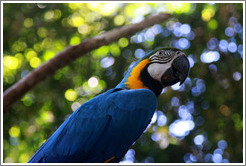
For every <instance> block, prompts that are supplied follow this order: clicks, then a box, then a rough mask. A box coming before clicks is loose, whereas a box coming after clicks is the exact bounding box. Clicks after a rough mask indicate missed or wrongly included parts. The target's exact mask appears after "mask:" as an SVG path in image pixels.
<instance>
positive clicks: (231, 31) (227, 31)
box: [225, 27, 234, 37]
mask: <svg viewBox="0 0 246 166" xmlns="http://www.w3.org/2000/svg"><path fill="white" fill-rule="evenodd" d="M225 34H226V36H228V37H232V36H233V35H234V29H233V28H232V27H227V28H226V29H225Z"/></svg>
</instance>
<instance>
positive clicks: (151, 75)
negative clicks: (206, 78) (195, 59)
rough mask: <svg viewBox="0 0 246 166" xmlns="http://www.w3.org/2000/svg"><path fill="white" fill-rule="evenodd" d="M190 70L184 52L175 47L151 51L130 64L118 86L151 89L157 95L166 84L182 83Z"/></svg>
mask: <svg viewBox="0 0 246 166" xmlns="http://www.w3.org/2000/svg"><path fill="white" fill-rule="evenodd" d="M189 70H190V64H189V61H188V59H187V58H186V56H185V53H184V52H182V51H181V50H179V49H176V48H159V49H156V50H154V51H151V52H150V53H148V54H147V55H145V56H144V57H143V58H141V59H140V60H139V61H138V62H137V63H136V64H135V65H134V66H132V67H131V68H130V69H129V70H128V72H127V74H126V76H125V77H124V79H123V80H122V81H121V83H120V84H119V85H118V86H117V87H118V88H127V89H141V88H147V89H150V90H152V91H153V92H154V93H155V94H156V95H157V96H158V95H159V94H160V93H161V91H162V89H163V88H165V87H166V86H171V85H173V84H176V83H177V82H179V81H180V85H181V84H183V82H184V81H185V79H186V78H187V76H188V74H189Z"/></svg>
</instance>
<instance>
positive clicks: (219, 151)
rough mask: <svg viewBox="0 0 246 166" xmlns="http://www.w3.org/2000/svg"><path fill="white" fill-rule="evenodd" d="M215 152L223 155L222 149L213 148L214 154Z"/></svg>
mask: <svg viewBox="0 0 246 166" xmlns="http://www.w3.org/2000/svg"><path fill="white" fill-rule="evenodd" d="M216 153H218V154H220V155H223V150H222V149H219V148H218V149H215V150H214V154H216Z"/></svg>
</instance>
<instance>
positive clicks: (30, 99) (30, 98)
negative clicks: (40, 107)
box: [21, 94, 34, 107]
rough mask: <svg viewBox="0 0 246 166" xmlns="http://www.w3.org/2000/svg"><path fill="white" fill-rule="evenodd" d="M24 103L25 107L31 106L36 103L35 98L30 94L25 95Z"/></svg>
mask: <svg viewBox="0 0 246 166" xmlns="http://www.w3.org/2000/svg"><path fill="white" fill-rule="evenodd" d="M21 100H22V102H23V104H24V105H25V106H27V107H28V106H31V105H32V103H33V102H34V99H33V96H32V95H30V94H27V95H25V96H24V97H23V98H22V99H21Z"/></svg>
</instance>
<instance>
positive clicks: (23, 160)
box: [19, 153, 30, 163]
mask: <svg viewBox="0 0 246 166" xmlns="http://www.w3.org/2000/svg"><path fill="white" fill-rule="evenodd" d="M29 159H30V156H29V155H28V154H25V153H23V154H21V155H20V158H19V160H20V163H27V162H28V160H29Z"/></svg>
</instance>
